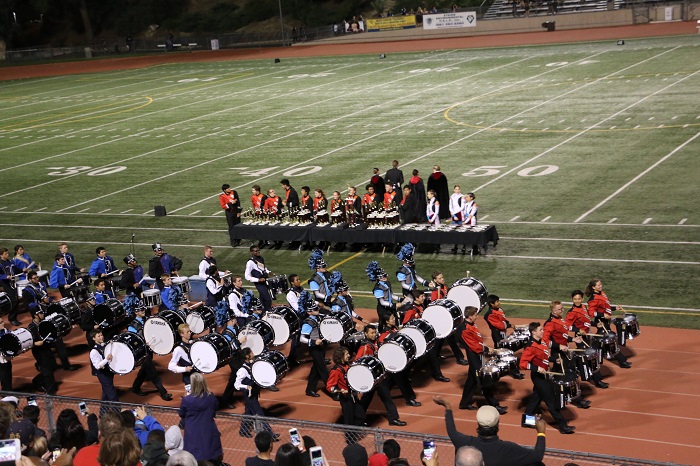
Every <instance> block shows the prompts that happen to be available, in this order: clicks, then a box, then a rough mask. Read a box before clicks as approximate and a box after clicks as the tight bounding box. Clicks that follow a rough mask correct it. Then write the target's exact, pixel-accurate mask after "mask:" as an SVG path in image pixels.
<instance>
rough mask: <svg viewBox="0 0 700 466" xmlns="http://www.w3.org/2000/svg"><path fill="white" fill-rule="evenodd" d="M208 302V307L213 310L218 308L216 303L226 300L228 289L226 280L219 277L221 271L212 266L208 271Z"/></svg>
mask: <svg viewBox="0 0 700 466" xmlns="http://www.w3.org/2000/svg"><path fill="white" fill-rule="evenodd" d="M205 283H206V288H207V300H206V305H207V306H209V307H212V308H215V307H216V303H218V302H219V301H221V300H222V299H224V298H225V294H226V290H227V287H226V285H224V279H223V278H221V277H220V276H219V269H218V268H217V267H216V265H210V266H209V268H208V269H207V280H206V282H205Z"/></svg>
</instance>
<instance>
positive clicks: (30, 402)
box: [27, 396, 37, 406]
mask: <svg viewBox="0 0 700 466" xmlns="http://www.w3.org/2000/svg"><path fill="white" fill-rule="evenodd" d="M27 405H28V406H36V405H37V404H36V397H35V396H28V397H27Z"/></svg>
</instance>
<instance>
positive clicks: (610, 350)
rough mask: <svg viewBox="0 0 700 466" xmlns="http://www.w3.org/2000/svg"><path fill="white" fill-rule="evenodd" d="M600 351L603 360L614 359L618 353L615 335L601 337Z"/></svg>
mask: <svg viewBox="0 0 700 466" xmlns="http://www.w3.org/2000/svg"><path fill="white" fill-rule="evenodd" d="M600 350H601V352H602V353H603V357H604V358H605V359H612V358H614V357H615V355H616V354H617V353H619V352H620V348H619V347H618V346H617V334H615V333H614V332H610V333H606V334H605V335H604V336H603V337H601V338H600Z"/></svg>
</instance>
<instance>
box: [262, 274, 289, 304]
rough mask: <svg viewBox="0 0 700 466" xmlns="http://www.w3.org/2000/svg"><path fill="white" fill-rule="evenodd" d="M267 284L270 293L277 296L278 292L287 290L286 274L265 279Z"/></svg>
mask: <svg viewBox="0 0 700 466" xmlns="http://www.w3.org/2000/svg"><path fill="white" fill-rule="evenodd" d="M267 286H268V288H270V293H272V296H273V299H274V296H277V295H278V294H280V293H286V292H287V291H288V290H289V282H288V281H287V276H286V275H284V274H281V275H275V276H274V277H270V278H268V279H267Z"/></svg>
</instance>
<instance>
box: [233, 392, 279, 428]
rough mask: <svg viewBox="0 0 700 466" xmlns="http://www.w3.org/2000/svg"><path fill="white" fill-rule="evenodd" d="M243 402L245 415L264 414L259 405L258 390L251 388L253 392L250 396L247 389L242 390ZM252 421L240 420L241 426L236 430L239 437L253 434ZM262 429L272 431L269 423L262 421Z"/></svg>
mask: <svg viewBox="0 0 700 466" xmlns="http://www.w3.org/2000/svg"><path fill="white" fill-rule="evenodd" d="M243 402H244V403H245V411H244V412H243V414H245V415H246V416H264V415H265V411H263V409H262V406H260V401H258V390H257V389H253V394H252V396H250V394H249V393H248V390H243ZM253 428H254V423H253V421H251V420H248V419H245V420H243V421H241V427H240V429H239V430H238V435H240V436H241V437H252V435H253ZM263 429H264V430H266V431H268V432H272V428H271V427H270V424H268V423H267V422H263Z"/></svg>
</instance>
